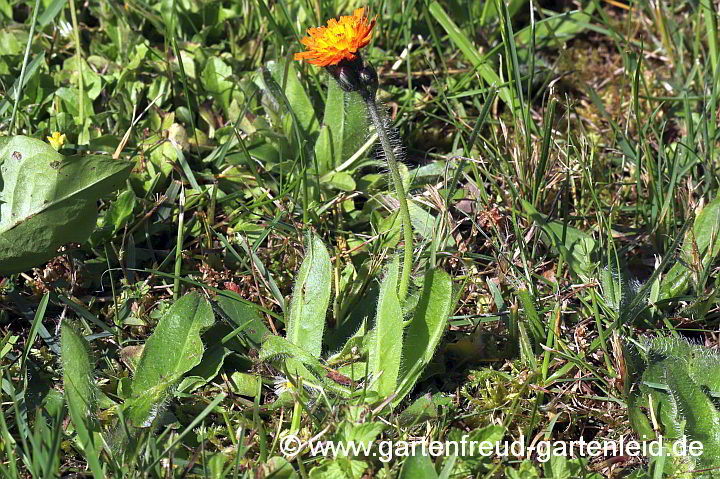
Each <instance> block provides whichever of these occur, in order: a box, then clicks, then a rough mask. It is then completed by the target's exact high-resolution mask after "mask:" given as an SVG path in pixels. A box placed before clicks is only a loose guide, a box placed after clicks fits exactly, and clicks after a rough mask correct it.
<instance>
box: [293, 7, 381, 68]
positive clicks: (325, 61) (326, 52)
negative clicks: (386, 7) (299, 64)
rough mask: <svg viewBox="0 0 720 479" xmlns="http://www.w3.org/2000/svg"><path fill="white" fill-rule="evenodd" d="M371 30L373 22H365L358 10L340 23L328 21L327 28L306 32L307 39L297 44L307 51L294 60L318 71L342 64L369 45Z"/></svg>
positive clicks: (338, 21) (363, 10)
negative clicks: (305, 62) (321, 68)
mask: <svg viewBox="0 0 720 479" xmlns="http://www.w3.org/2000/svg"><path fill="white" fill-rule="evenodd" d="M373 26H375V18H373V19H372V20H370V19H368V17H367V16H365V9H364V8H358V9H357V10H355V13H353V14H352V15H349V16H343V17H340V20H336V19H334V18H331V19H330V20H328V25H327V27H317V28H309V29H308V35H310V36H308V37H305V38H303V39H302V40H300V42H301V43H302V44H303V45H305V47H306V48H307V51H304V52H300V53H296V54H295V56H294V58H295V60H307V61H308V63H312V64H313V65H318V66H321V67H326V66H328V65H337V64H338V63H340V61H342V60H354V59H355V58H356V57H357V51H358V50H359V49H360V48H362V47H364V46H365V45H367V44H368V43H370V39H371V38H372V28H373Z"/></svg>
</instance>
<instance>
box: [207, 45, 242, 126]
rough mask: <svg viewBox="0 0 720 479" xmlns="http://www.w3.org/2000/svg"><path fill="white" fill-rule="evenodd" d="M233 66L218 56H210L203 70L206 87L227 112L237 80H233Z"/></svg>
mask: <svg viewBox="0 0 720 479" xmlns="http://www.w3.org/2000/svg"><path fill="white" fill-rule="evenodd" d="M232 78H233V76H232V68H230V67H229V66H228V65H227V64H226V63H225V62H224V61H222V59H220V58H219V57H216V56H211V57H210V58H208V61H207V63H206V64H205V69H204V70H203V72H202V80H203V84H204V86H205V88H206V89H207V91H208V92H209V93H211V94H212V95H213V96H214V97H215V99H216V100H218V102H219V103H220V105H221V106H222V108H223V110H224V111H225V112H226V113H227V110H228V107H229V106H230V96H231V94H232V89H233V87H234V86H235V82H234V81H233V80H232Z"/></svg>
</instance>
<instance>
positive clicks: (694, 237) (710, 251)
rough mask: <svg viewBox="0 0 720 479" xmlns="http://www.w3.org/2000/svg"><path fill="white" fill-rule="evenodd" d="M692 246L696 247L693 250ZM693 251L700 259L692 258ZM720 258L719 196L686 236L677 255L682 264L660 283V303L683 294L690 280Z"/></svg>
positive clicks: (698, 216)
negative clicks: (719, 256)
mask: <svg viewBox="0 0 720 479" xmlns="http://www.w3.org/2000/svg"><path fill="white" fill-rule="evenodd" d="M693 243H695V245H696V246H697V250H695V248H694V246H693ZM694 250H695V251H696V252H697V254H698V255H699V257H698V258H695V257H694V256H695V255H694ZM719 254H720V196H718V197H716V198H715V199H714V200H713V201H711V202H710V203H709V204H708V205H707V206H705V208H703V209H702V211H701V212H700V213H699V214H698V215H697V218H695V223H694V224H693V228H692V230H691V231H688V232H687V233H685V239H684V242H683V245H682V249H681V252H680V258H681V259H682V261H678V262H677V263H675V264H674V265H673V267H672V268H670V271H668V273H667V274H666V275H665V276H664V277H663V278H662V280H661V281H660V295H659V299H660V300H663V299H671V298H675V297H677V296H682V295H683V294H685V293H686V292H687V290H688V288H689V286H690V279H691V277H692V275H693V271H692V270H691V267H692V268H695V269H696V271H695V274H700V271H697V270H699V269H700V267H702V268H703V269H705V268H707V267H708V266H709V265H710V263H711V262H712V261H714V259H715V258H716V257H717V256H718V255H719Z"/></svg>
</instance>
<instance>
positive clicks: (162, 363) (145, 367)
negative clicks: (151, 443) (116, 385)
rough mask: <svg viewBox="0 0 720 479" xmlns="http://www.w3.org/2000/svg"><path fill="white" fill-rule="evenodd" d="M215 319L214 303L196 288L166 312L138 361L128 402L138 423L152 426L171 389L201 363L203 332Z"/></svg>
mask: <svg viewBox="0 0 720 479" xmlns="http://www.w3.org/2000/svg"><path fill="white" fill-rule="evenodd" d="M214 322H215V318H214V316H213V312H212V308H211V307H210V303H208V302H207V300H206V299H205V298H203V297H202V296H201V295H200V294H199V293H197V292H193V293H191V294H188V295H186V296H183V297H182V298H180V299H179V300H178V301H177V302H176V303H175V304H173V305H172V306H171V307H170V309H168V310H167V312H165V314H164V315H163V317H162V318H161V319H160V322H158V325H157V327H156V328H155V331H154V332H153V334H152V336H150V338H149V339H148V340H147V342H146V343H145V349H144V350H143V354H142V356H141V357H140V361H139V362H138V366H137V371H136V372H135V376H134V378H133V381H132V389H131V396H130V399H129V400H127V401H126V402H125V405H126V408H128V409H129V418H130V421H131V423H132V425H134V426H135V427H149V426H150V425H151V424H152V421H153V420H154V419H155V417H156V415H157V411H158V408H159V406H160V404H161V403H162V402H163V401H164V400H165V399H166V397H167V395H168V393H169V390H170V388H171V387H172V386H174V385H175V384H176V383H177V382H178V381H179V380H180V379H181V378H182V376H183V375H184V374H185V373H187V372H188V371H190V370H191V369H192V368H194V367H195V366H197V365H198V364H200V361H201V359H202V356H203V351H204V347H203V343H202V341H201V339H200V332H201V331H202V330H203V329H206V328H208V327H210V326H212V324H213V323H214Z"/></svg>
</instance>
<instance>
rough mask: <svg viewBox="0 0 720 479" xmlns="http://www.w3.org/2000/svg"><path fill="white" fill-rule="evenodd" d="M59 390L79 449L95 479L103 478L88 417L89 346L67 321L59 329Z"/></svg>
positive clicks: (91, 393) (91, 395) (91, 408)
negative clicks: (61, 367) (60, 381)
mask: <svg viewBox="0 0 720 479" xmlns="http://www.w3.org/2000/svg"><path fill="white" fill-rule="evenodd" d="M60 343H61V351H62V354H61V358H62V365H63V388H64V390H65V400H66V401H67V405H68V411H69V412H70V419H71V420H72V422H73V425H74V426H75V431H76V432H77V435H78V440H79V442H80V446H81V447H82V449H83V451H84V452H85V457H86V458H87V462H88V465H89V466H90V470H91V471H92V473H93V476H94V477H95V478H96V479H100V478H103V477H105V474H104V472H103V470H102V467H101V465H100V461H99V460H98V457H99V453H98V452H99V451H98V448H97V447H96V443H95V442H94V434H93V433H94V431H93V427H92V418H94V417H95V413H96V408H97V402H96V398H97V389H96V386H95V383H94V379H93V377H94V369H93V361H92V354H91V352H90V345H89V344H88V342H87V341H86V340H85V338H84V337H82V335H80V333H78V332H77V331H76V330H75V328H74V327H73V326H71V325H70V324H69V322H68V321H67V320H65V321H63V322H62V326H61V327H60Z"/></svg>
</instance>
